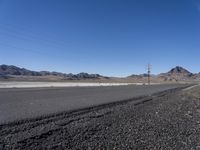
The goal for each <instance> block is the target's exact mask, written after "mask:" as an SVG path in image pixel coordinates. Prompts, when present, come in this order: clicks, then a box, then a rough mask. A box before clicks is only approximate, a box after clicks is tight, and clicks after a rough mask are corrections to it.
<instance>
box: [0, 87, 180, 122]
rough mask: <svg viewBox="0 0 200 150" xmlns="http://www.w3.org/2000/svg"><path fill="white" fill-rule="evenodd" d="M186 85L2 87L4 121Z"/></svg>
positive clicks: (1, 115) (0, 118)
mask: <svg viewBox="0 0 200 150" xmlns="http://www.w3.org/2000/svg"><path fill="white" fill-rule="evenodd" d="M179 86H183V85H152V86H136V85H134V86H118V87H66V88H27V89H23V88H22V89H0V124H1V123H5V122H10V121H14V120H18V119H25V118H31V117H37V116H40V115H47V114H51V113H56V112H61V111H71V110H75V109H80V108H85V107H89V106H94V105H99V104H104V103H110V102H114V101H121V100H126V99H130V98H133V97H138V96H142V95H149V94H152V93H155V92H159V91H163V90H167V89H170V88H176V87H179Z"/></svg>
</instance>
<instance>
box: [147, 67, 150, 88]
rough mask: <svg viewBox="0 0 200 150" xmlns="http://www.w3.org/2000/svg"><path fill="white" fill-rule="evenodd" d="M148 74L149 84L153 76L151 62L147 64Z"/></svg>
mask: <svg viewBox="0 0 200 150" xmlns="http://www.w3.org/2000/svg"><path fill="white" fill-rule="evenodd" d="M147 76H148V85H150V84H151V80H150V78H151V64H148V65H147Z"/></svg>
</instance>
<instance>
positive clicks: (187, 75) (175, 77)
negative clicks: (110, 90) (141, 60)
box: [129, 66, 200, 82]
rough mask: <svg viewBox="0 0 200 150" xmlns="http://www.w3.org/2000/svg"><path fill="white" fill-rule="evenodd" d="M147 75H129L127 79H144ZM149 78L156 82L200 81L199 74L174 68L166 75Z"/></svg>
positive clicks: (181, 68)
mask: <svg viewBox="0 0 200 150" xmlns="http://www.w3.org/2000/svg"><path fill="white" fill-rule="evenodd" d="M145 77H147V74H141V75H131V76H129V78H138V79H141V78H145ZM151 78H154V79H157V80H158V81H175V82H177V81H195V80H200V73H191V72H190V71H188V70H187V69H185V68H183V67H180V66H176V67H174V68H172V69H171V70H170V71H168V72H166V73H161V74H158V75H151Z"/></svg>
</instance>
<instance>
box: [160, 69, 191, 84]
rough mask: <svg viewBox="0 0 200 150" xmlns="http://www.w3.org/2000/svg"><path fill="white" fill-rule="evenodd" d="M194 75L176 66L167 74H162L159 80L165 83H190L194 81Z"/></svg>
mask: <svg viewBox="0 0 200 150" xmlns="http://www.w3.org/2000/svg"><path fill="white" fill-rule="evenodd" d="M194 75H195V74H193V73H191V72H190V71H188V70H187V69H185V68H183V67H180V66H176V67H175V68H172V69H171V70H170V71H168V72H167V73H161V74H159V75H158V78H160V79H163V80H165V81H189V80H193V79H194Z"/></svg>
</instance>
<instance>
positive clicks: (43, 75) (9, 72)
mask: <svg viewBox="0 0 200 150" xmlns="http://www.w3.org/2000/svg"><path fill="white" fill-rule="evenodd" d="M146 78H147V74H140V75H135V74H133V75H130V76H128V77H126V78H117V77H115V78H114V77H105V76H102V75H99V74H88V73H79V74H72V73H69V74H66V73H60V72H49V71H31V70H28V69H25V68H20V67H16V66H13V65H0V79H1V80H5V79H20V80H21V79H22V80H30V79H31V80H108V79H110V80H114V81H119V80H118V79H120V80H122V81H125V82H129V81H133V82H145V81H146ZM151 78H152V79H153V81H155V82H160V81H164V82H165V81H172V82H177V81H196V80H198V81H200V73H191V72H190V71H188V70H187V69H185V68H183V67H180V66H176V67H174V68H172V69H171V70H170V71H168V72H166V73H161V74H158V75H151Z"/></svg>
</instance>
